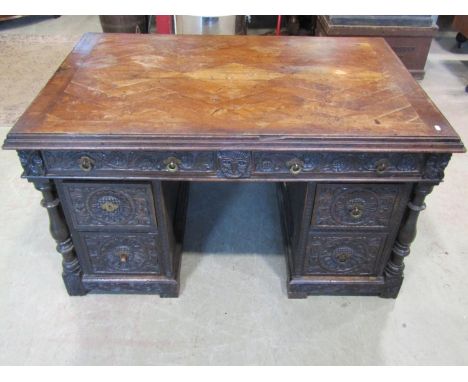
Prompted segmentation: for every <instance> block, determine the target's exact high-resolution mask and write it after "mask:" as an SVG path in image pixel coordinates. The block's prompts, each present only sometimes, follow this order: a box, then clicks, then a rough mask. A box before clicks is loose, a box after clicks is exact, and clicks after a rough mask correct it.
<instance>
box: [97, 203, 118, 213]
mask: <svg viewBox="0 0 468 382" xmlns="http://www.w3.org/2000/svg"><path fill="white" fill-rule="evenodd" d="M118 208H119V205H118V204H116V203H112V202H105V203H102V204H101V209H102V210H104V211H106V212H114V211H115V210H116V209H118Z"/></svg>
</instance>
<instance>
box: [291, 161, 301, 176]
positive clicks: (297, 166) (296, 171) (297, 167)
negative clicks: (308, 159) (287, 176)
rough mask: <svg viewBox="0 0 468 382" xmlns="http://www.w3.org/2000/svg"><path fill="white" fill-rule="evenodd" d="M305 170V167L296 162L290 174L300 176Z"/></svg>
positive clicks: (292, 165)
mask: <svg viewBox="0 0 468 382" xmlns="http://www.w3.org/2000/svg"><path fill="white" fill-rule="evenodd" d="M303 168H304V167H303V166H302V165H301V164H300V163H297V162H296V163H292V164H291V165H290V166H289V172H290V173H291V174H293V175H297V174H299V173H300V172H301V171H302V169H303Z"/></svg>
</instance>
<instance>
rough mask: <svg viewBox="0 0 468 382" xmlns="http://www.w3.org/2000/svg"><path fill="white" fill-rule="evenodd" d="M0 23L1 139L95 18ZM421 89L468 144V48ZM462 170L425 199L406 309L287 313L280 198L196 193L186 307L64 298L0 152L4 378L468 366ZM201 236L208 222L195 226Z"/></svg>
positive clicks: (384, 305) (435, 70)
mask: <svg viewBox="0 0 468 382" xmlns="http://www.w3.org/2000/svg"><path fill="white" fill-rule="evenodd" d="M15 26H16V27H15V28H10V27H6V26H4V25H1V24H0V52H1V54H0V89H1V92H0V131H1V134H2V135H1V139H2V140H3V137H4V135H5V134H6V133H7V131H8V130H9V128H10V127H11V126H12V124H13V123H14V122H15V120H16V119H17V118H18V116H19V115H20V114H21V113H22V112H23V111H24V109H25V107H26V106H27V105H28V103H29V102H30V101H31V100H32V99H33V98H34V96H35V95H36V94H37V93H38V91H39V90H40V89H41V87H42V86H43V85H44V84H45V82H46V81H47V79H48V78H49V77H50V76H51V75H52V74H53V72H54V71H55V69H56V67H57V66H58V65H59V64H60V62H61V61H62V60H63V58H64V57H65V55H66V54H67V53H68V51H69V50H70V49H71V48H72V47H73V45H74V43H75V42H76V41H77V39H78V38H79V35H80V34H81V33H82V32H85V31H99V30H100V27H99V22H98V19H97V17H66V16H65V17H61V18H59V19H44V20H42V21H41V22H38V23H34V24H28V23H26V22H24V21H20V22H18V23H16V24H15ZM453 46H454V34H453V33H444V34H441V35H440V37H439V38H437V39H436V40H435V41H434V42H433V44H432V47H431V52H430V56H429V61H428V63H427V65H426V70H427V74H426V77H425V79H424V80H423V81H422V82H421V85H422V86H423V88H424V89H425V90H426V91H427V92H428V94H429V95H430V96H431V98H432V99H433V100H434V102H435V104H436V105H437V106H438V107H439V108H440V109H441V110H442V112H443V113H444V114H445V115H446V117H447V118H448V120H449V121H450V122H451V123H452V124H453V126H454V127H455V129H456V130H457V131H458V132H459V133H460V134H461V136H462V138H464V141H465V143H467V142H468V113H467V112H468V94H466V93H465V92H464V88H465V85H467V84H468V70H467V62H468V46H465V47H464V48H463V50H462V51H459V52H455V51H454V49H453ZM467 169H468V156H466V155H455V156H454V158H453V159H452V161H451V163H450V165H449V167H448V169H447V171H446V181H445V182H444V183H443V184H441V185H440V186H439V187H437V188H436V189H435V190H434V192H433V193H432V194H431V195H430V196H429V197H428V198H427V205H428V209H427V210H426V211H424V213H422V215H421V218H420V223H419V227H418V228H419V235H418V237H417V239H416V241H415V242H414V244H413V246H412V254H411V256H410V257H409V258H408V259H407V261H406V264H407V267H406V279H405V282H404V284H403V287H402V290H401V293H400V296H399V297H398V299H397V300H384V299H380V298H377V297H375V298H374V297H309V298H308V299H305V300H288V299H287V298H286V291H285V276H286V275H285V262H284V258H283V253H282V244H281V241H280V226H279V216H278V211H277V208H276V200H275V192H274V188H273V185H269V184H242V185H240V184H226V185H225V184H194V185H193V187H192V191H191V204H190V207H189V215H188V222H187V223H188V225H187V235H186V246H185V252H184V255H183V261H182V274H181V277H182V288H181V296H180V298H179V299H160V298H159V297H158V296H138V295H136V296H128V295H88V296H86V297H82V298H76V297H75V298H70V297H69V296H68V295H67V294H66V292H65V289H64V287H63V285H62V280H61V277H60V273H61V264H60V257H59V255H58V254H57V253H56V252H55V248H54V247H55V244H54V242H53V240H52V239H51V237H50V236H49V233H48V226H47V214H46V211H45V210H44V209H42V208H41V207H39V201H40V195H39V193H38V192H37V191H35V190H34V189H33V187H32V186H31V185H30V184H28V183H27V182H26V181H24V180H21V179H20V177H19V175H20V173H21V168H20V165H19V161H18V159H17V157H16V154H15V153H14V152H10V151H1V152H0V173H1V174H2V176H1V178H0V182H1V184H0V190H2V194H1V195H2V197H1V198H0V211H1V217H2V221H3V222H4V223H3V224H2V225H1V227H0V238H1V244H2V245H1V248H0V275H1V276H0V363H1V364H27V365H32V364H34V365H42V364H64V365H68V364H73V365H81V364H139V365H140V364H141V365H147V364H153V365H162V364H176V365H178V364H190V365H192V364H209V365H215V364H226V365H245V364H261V365H262V364H273V365H278V364H279V365H317V364H320V365H336V364H343V365H365V364H372V365H377V364H385V365H388V364H396V365H403V364H412V365H414V364H416V365H428V364H450V365H461V364H465V365H466V364H468V294H467V293H466V291H467V289H468V277H467V275H468V251H467V249H468V248H467V247H468V245H467V244H468V228H467V227H468V203H466V196H467V193H466V187H467V186H468V173H467ZM199 222H203V224H200V223H199Z"/></svg>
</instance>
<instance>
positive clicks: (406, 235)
mask: <svg viewBox="0 0 468 382" xmlns="http://www.w3.org/2000/svg"><path fill="white" fill-rule="evenodd" d="M433 188H434V185H432V184H425V183H418V184H417V185H416V186H415V189H414V195H413V199H412V200H411V201H410V202H409V203H408V209H407V211H406V215H405V217H404V218H403V222H402V224H401V227H400V231H399V232H398V237H397V239H396V241H395V244H394V245H393V249H392V254H391V257H390V260H389V261H388V263H387V265H386V267H385V271H384V274H385V289H384V291H383V292H382V294H381V297H387V298H396V297H397V296H398V293H399V291H400V287H401V284H402V282H403V270H404V268H405V263H404V259H405V257H406V256H408V255H409V254H410V246H411V243H412V242H413V240H414V239H415V237H416V224H417V222H418V217H419V213H420V212H421V211H422V210H424V209H425V208H426V204H425V203H424V199H425V198H426V196H427V195H428V194H430V193H431V191H432V189H433Z"/></svg>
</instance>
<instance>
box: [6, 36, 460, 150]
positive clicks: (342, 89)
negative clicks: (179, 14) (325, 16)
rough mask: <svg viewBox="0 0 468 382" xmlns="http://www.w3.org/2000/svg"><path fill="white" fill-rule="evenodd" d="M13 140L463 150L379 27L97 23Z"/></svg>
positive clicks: (31, 144)
mask: <svg viewBox="0 0 468 382" xmlns="http://www.w3.org/2000/svg"><path fill="white" fill-rule="evenodd" d="M4 147H5V148H12V149H27V148H37V149H45V148H49V149H50V148H75V149H76V148H86V149H97V148H102V147H105V148H112V149H120V148H139V149H140V148H141V149H144V148H152V149H158V148H164V149H179V148H190V149H194V150H202V149H208V148H210V149H211V148H215V149H236V148H242V149H252V150H256V149H271V150H285V149H301V150H314V151H326V150H339V151H419V152H460V151H463V144H462V143H461V141H460V138H459V137H458V135H457V133H456V132H455V131H454V130H453V128H452V127H451V126H450V124H449V123H448V121H447V120H446V119H445V118H444V117H443V115H442V114H441V113H440V111H439V110H438V109H437V108H436V107H435V106H434V104H433V103H432V102H431V100H430V99H429V98H428V97H427V95H426V93H425V92H424V91H423V90H422V89H421V88H420V86H419V85H418V84H417V82H416V81H415V80H414V79H413V78H412V77H411V75H410V74H409V73H408V71H407V70H406V68H405V67H404V66H403V64H402V63H401V62H400V61H399V59H398V58H397V56H396V55H395V54H394V53H393V51H392V50H391V49H390V48H389V46H388V45H387V44H386V42H385V40H383V39H381V38H358V37H338V38H333V37H276V36H157V35H136V34H94V33H89V34H86V35H84V36H83V37H82V39H81V40H80V42H79V43H78V44H77V45H76V47H75V48H74V49H73V51H72V52H71V53H70V54H69V56H68V57H67V58H66V60H65V61H64V62H63V63H62V65H61V66H60V67H59V69H58V70H57V72H56V73H55V74H54V76H53V77H52V78H51V79H50V81H49V82H48V84H47V85H46V86H45V88H44V89H43V90H42V91H41V92H40V94H39V95H38V97H37V98H36V99H35V101H34V102H33V103H32V104H31V105H30V106H29V108H28V109H27V110H26V112H25V113H24V114H23V116H22V117H21V118H20V119H19V120H18V122H17V123H16V125H15V126H14V127H13V129H12V130H11V131H10V133H9V135H8V137H7V140H6V141H5V145H4Z"/></svg>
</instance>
